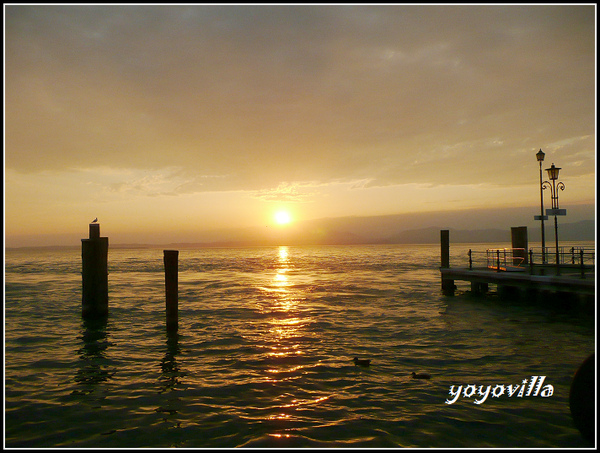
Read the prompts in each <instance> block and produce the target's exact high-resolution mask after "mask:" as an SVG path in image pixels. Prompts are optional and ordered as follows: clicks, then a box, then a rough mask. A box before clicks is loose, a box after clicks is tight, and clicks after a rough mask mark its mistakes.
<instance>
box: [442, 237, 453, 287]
mask: <svg viewBox="0 0 600 453" xmlns="http://www.w3.org/2000/svg"><path fill="white" fill-rule="evenodd" d="M440 242H441V246H442V250H441V255H442V263H441V264H442V265H441V267H442V268H446V269H447V268H449V267H450V231H449V230H441V231H440ZM454 288H455V286H454V280H449V279H443V278H442V291H443V292H444V294H445V295H447V296H453V295H454Z"/></svg>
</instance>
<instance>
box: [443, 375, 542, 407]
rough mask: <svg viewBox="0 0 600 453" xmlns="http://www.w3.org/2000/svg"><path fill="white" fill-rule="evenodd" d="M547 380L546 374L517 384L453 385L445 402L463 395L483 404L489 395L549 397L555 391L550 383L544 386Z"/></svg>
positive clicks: (498, 396)
mask: <svg viewBox="0 0 600 453" xmlns="http://www.w3.org/2000/svg"><path fill="white" fill-rule="evenodd" d="M545 380H546V376H531V380H527V379H523V381H522V382H521V384H516V385H512V384H510V385H504V384H496V385H494V386H491V385H488V386H483V385H479V386H477V385H475V384H469V385H452V386H451V387H450V391H449V392H448V393H449V394H450V398H448V399H447V400H446V401H445V403H446V404H454V403H455V402H456V401H457V400H458V398H460V397H461V396H462V397H463V398H473V402H474V403H475V404H482V403H483V402H484V401H485V400H487V399H488V397H492V398H500V397H501V396H505V397H508V398H513V397H515V398H523V397H532V396H541V397H542V398H548V397H549V396H552V394H553V393H554V387H553V386H552V385H550V384H546V385H544V386H543V387H542V385H543V384H544V381H545Z"/></svg>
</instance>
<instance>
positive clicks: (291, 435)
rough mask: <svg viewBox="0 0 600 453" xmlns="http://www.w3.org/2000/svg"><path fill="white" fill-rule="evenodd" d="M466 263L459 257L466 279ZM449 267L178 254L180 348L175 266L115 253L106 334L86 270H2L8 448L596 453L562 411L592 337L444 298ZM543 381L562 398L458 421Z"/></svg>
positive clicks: (382, 253) (566, 319) (340, 254)
mask: <svg viewBox="0 0 600 453" xmlns="http://www.w3.org/2000/svg"><path fill="white" fill-rule="evenodd" d="M492 246H497V244H494V245H479V246H477V247H478V248H480V249H485V248H486V247H492ZM502 246H508V245H502ZM468 248H469V247H468V246H464V247H462V246H458V247H455V246H453V247H452V249H451V251H452V259H453V260H454V261H453V262H456V263H457V265H465V264H466V258H464V257H466V250H467V249H468ZM439 253H440V251H439V245H421V246H406V245H395V246H364V247H359V246H347V247H333V246H332V247H271V248H240V249H198V250H185V249H182V250H180V254H179V332H178V334H177V335H171V336H169V335H167V334H166V332H165V307H164V304H165V296H164V269H163V262H162V256H163V255H162V249H111V250H110V251H109V273H110V274H109V298H110V315H109V318H108V320H107V322H106V323H100V324H86V323H84V322H83V321H82V319H81V251H80V250H76V249H74V250H60V251H52V250H41V249H40V250H9V251H7V252H6V257H5V280H6V283H5V446H6V447H66V448H70V447H97V448H111V447H155V448H160V447H190V448H202V447H207V448H208V447H315V448H316V447H391V448H394V447H395V448H401V447H424V448H426V447H540V448H542V447H550V448H552V447H586V446H588V445H587V444H586V443H585V441H584V440H583V439H582V437H581V435H580V433H579V431H578V430H577V429H576V428H575V426H574V423H573V420H572V417H571V414H570V410H569V401H568V397H569V389H570V385H571V380H572V377H573V374H574V372H575V371H576V370H577V368H578V367H579V365H580V364H581V363H582V362H583V360H584V359H585V358H586V357H588V356H589V355H590V354H591V353H593V352H594V351H595V323H594V320H593V319H590V318H589V317H588V318H586V317H583V316H578V315H577V314H575V313H571V312H566V311H557V310H555V309H553V310H548V309H546V308H544V307H539V306H528V305H527V304H523V303H517V302H516V301H500V300H498V298H497V297H496V296H495V295H494V294H491V295H489V296H488V297H486V298H473V297H471V296H470V295H469V294H467V293H466V292H464V291H459V292H458V294H457V295H456V296H455V297H444V296H443V295H442V294H441V291H440V276H439V270H438V266H439ZM465 289H467V288H465ZM354 356H359V357H361V358H370V359H372V365H371V367H369V368H361V367H356V366H354V364H353V363H352V361H351V359H352V358H353V357H354ZM412 371H417V372H419V371H424V372H428V373H430V374H431V376H432V377H431V379H430V380H416V379H411V372H412ZM534 375H536V376H542V375H543V376H545V377H546V378H545V385H546V384H550V385H552V386H553V390H554V391H553V394H552V396H550V397H541V396H537V397H533V396H530V397H521V398H519V397H517V396H513V397H508V396H506V395H503V396H501V397H498V398H492V397H489V398H488V399H487V400H486V401H484V402H483V403H482V404H479V405H478V404H474V402H473V398H471V399H467V398H459V399H458V401H456V402H455V403H454V404H446V403H445V400H446V399H447V398H449V388H450V386H452V385H468V384H477V385H480V384H481V385H484V386H487V385H492V386H494V385H497V384H502V385H518V384H521V382H522V380H523V379H530V378H531V376H534Z"/></svg>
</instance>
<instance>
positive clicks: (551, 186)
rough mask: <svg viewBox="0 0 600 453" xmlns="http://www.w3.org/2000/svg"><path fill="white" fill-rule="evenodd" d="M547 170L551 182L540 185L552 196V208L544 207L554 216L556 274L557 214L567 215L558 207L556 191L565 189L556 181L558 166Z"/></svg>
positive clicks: (557, 254)
mask: <svg viewBox="0 0 600 453" xmlns="http://www.w3.org/2000/svg"><path fill="white" fill-rule="evenodd" d="M546 171H547V172H548V178H550V181H552V184H551V183H550V182H548V181H544V182H543V183H542V187H543V188H544V189H546V188H549V189H550V193H551V196H552V209H546V214H547V215H553V216H554V237H555V240H556V275H560V267H559V265H560V262H559V253H558V220H557V216H559V215H567V210H566V209H559V208H558V191H559V189H560V190H565V185H564V184H563V183H562V182H560V181H559V182H556V180H557V179H558V173H559V171H560V168H559V167H555V166H554V164H552V166H551V167H550V168H546Z"/></svg>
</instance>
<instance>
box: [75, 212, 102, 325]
mask: <svg viewBox="0 0 600 453" xmlns="http://www.w3.org/2000/svg"><path fill="white" fill-rule="evenodd" d="M81 263H82V266H81V276H82V303H81V309H82V310H81V314H82V317H83V318H84V319H99V318H104V317H106V316H108V238H107V237H100V224H99V223H90V232H89V238H88V239H82V240H81Z"/></svg>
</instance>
